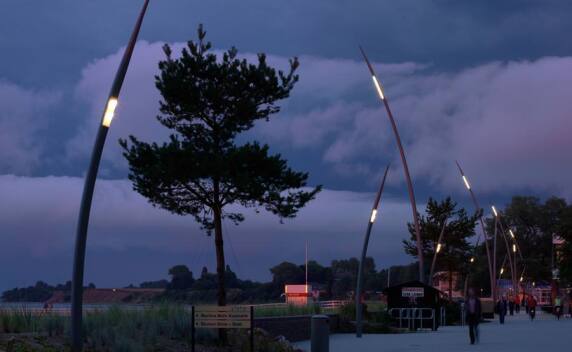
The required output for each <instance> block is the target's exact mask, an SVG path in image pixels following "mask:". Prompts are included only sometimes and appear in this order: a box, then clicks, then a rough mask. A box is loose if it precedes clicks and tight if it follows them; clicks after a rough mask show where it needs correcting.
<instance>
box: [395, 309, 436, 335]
mask: <svg viewBox="0 0 572 352" xmlns="http://www.w3.org/2000/svg"><path fill="white" fill-rule="evenodd" d="M388 313H389V315H390V316H391V317H392V318H395V319H397V320H399V327H400V328H403V327H404V324H407V326H406V327H407V328H409V330H415V329H418V328H423V321H431V326H432V329H433V330H435V329H436V328H437V326H436V324H435V323H436V321H435V319H436V317H435V309H433V308H391V309H389V310H388Z"/></svg>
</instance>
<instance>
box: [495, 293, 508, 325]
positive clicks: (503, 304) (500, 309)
mask: <svg viewBox="0 0 572 352" xmlns="http://www.w3.org/2000/svg"><path fill="white" fill-rule="evenodd" d="M507 309H508V302H507V300H506V296H505V295H503V296H502V297H501V299H499V301H498V302H497V313H498V315H499V322H500V323H501V324H504V317H505V316H506V311H507Z"/></svg>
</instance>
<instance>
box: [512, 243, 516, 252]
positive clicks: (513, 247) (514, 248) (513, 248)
mask: <svg viewBox="0 0 572 352" xmlns="http://www.w3.org/2000/svg"><path fill="white" fill-rule="evenodd" d="M512 251H513V252H514V253H516V244H513V245H512Z"/></svg>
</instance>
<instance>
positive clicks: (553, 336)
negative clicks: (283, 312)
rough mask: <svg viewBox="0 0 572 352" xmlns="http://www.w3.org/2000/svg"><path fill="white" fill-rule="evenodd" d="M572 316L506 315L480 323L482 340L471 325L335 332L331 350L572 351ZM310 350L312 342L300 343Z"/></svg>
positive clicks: (385, 351)
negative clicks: (473, 337)
mask: <svg viewBox="0 0 572 352" xmlns="http://www.w3.org/2000/svg"><path fill="white" fill-rule="evenodd" d="M571 337H572V319H564V318H562V319H561V320H560V321H557V320H556V318H554V316H552V315H548V314H542V313H540V314H537V317H536V319H535V320H534V321H533V322H531V321H530V320H528V319H527V316H526V315H525V314H524V312H522V311H521V313H520V314H519V315H515V316H512V317H511V316H507V320H506V321H505V324H504V325H500V324H499V323H498V320H497V321H494V322H490V323H483V324H481V325H480V343H478V344H476V345H470V344H469V333H468V327H466V326H465V327H456V326H453V327H441V328H440V329H439V330H438V331H437V332H418V333H407V334H388V335H364V336H363V337H362V338H361V339H357V338H356V337H355V335H353V334H336V335H332V336H331V337H330V352H347V351H354V352H374V351H375V352H380V351H382V352H406V351H407V352H410V351H414V352H437V351H439V352H465V351H470V352H480V351H490V352H493V351H502V352H512V351H515V352H517V351H518V352H551V351H570V350H571V349H570V344H571V341H572V340H571ZM297 347H298V348H301V349H303V350H305V351H308V352H310V342H309V341H304V342H300V343H298V344H297Z"/></svg>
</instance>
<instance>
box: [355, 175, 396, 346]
mask: <svg viewBox="0 0 572 352" xmlns="http://www.w3.org/2000/svg"><path fill="white" fill-rule="evenodd" d="M388 172H389V165H387V167H386V168H385V172H384V173H383V179H382V180H381V185H380V186H379V190H378V191H377V195H376V196H375V201H374V202H373V207H372V209H371V215H370V217H369V220H368V222H367V230H366V232H365V238H364V241H363V248H362V250H361V258H360V261H359V266H358V277H357V288H356V337H361V335H362V331H363V314H362V313H363V312H362V304H361V291H362V286H363V263H364V262H365V257H366V255H367V246H368V245H369V236H370V234H371V229H372V228H373V223H374V222H375V218H376V217H377V208H378V206H379V202H380V201H381V195H382V193H383V187H384V186H385V179H386V178H387V173H388ZM388 275H389V273H388Z"/></svg>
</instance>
